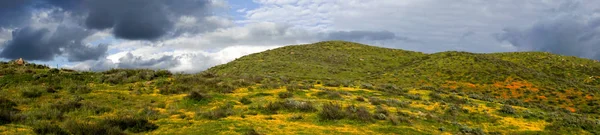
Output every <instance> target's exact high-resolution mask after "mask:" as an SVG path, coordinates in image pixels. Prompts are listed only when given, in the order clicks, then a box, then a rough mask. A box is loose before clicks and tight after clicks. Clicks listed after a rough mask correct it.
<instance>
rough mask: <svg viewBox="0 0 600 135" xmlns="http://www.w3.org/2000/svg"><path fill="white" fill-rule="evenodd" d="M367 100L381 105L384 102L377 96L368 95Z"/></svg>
mask: <svg viewBox="0 0 600 135" xmlns="http://www.w3.org/2000/svg"><path fill="white" fill-rule="evenodd" d="M369 102H371V105H382V104H385V101H384V100H381V99H379V98H377V97H369Z"/></svg>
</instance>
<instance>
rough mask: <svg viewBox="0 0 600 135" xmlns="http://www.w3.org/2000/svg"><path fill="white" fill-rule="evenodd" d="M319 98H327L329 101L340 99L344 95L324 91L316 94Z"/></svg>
mask: <svg viewBox="0 0 600 135" xmlns="http://www.w3.org/2000/svg"><path fill="white" fill-rule="evenodd" d="M316 96H317V97H321V98H327V99H340V98H342V95H341V94H340V92H337V91H332V90H324V91H319V92H317V93H316Z"/></svg>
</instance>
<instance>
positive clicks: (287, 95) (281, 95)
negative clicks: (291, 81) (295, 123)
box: [277, 91, 294, 99]
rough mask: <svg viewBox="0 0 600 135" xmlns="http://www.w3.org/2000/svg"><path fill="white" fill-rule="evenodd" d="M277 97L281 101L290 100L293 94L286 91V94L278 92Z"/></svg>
mask: <svg viewBox="0 0 600 135" xmlns="http://www.w3.org/2000/svg"><path fill="white" fill-rule="evenodd" d="M277 95H278V96H279V98H281V99H286V98H291V97H293V96H294V93H292V92H287V91H286V92H279V93H277Z"/></svg>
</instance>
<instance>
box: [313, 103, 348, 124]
mask: <svg viewBox="0 0 600 135" xmlns="http://www.w3.org/2000/svg"><path fill="white" fill-rule="evenodd" d="M318 116H319V118H321V120H340V119H343V118H345V117H346V115H345V113H344V111H342V105H340V104H335V103H327V104H324V105H323V107H322V109H321V112H319V114H318Z"/></svg>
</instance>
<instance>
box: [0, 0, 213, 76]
mask: <svg viewBox="0 0 600 135" xmlns="http://www.w3.org/2000/svg"><path fill="white" fill-rule="evenodd" d="M210 2H211V1H210V0H0V28H9V29H15V30H14V31H13V32H12V39H8V40H7V41H6V42H5V43H0V44H2V45H0V47H3V48H1V49H2V50H1V52H0V57H3V58H8V59H15V58H25V59H27V60H42V61H49V60H53V59H54V58H55V57H57V56H64V57H66V58H67V59H68V60H69V61H72V62H75V61H86V60H97V59H98V58H99V57H102V56H104V55H105V54H106V51H107V50H108V45H104V44H102V45H94V46H90V45H86V44H85V43H82V41H83V39H85V38H86V37H88V36H90V35H91V34H93V33H94V32H97V30H105V29H112V32H113V35H114V36H115V37H118V38H123V39H131V40H156V39H159V38H162V37H165V35H175V34H173V33H182V32H185V30H181V29H178V30H177V32H173V31H175V30H174V27H175V26H174V24H175V23H176V21H178V19H179V17H181V16H191V17H196V18H197V19H203V18H204V17H206V16H207V15H208V13H209V12H207V11H208V9H209V8H210V4H211V3H210ZM49 9H52V10H49ZM56 9H60V10H56ZM46 10H49V12H47V16H48V17H46V18H43V20H35V19H31V18H32V16H31V15H33V14H34V13H36V14H37V13H38V12H45V11H46ZM65 13H68V14H65ZM44 17H45V16H44ZM67 19H68V20H67ZM65 22H66V23H65ZM56 26H59V27H56ZM189 31H190V32H192V33H193V32H194V31H195V30H192V29H190V30H189ZM161 60H162V59H161ZM138 64H139V63H138ZM124 66H127V65H124Z"/></svg>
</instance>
